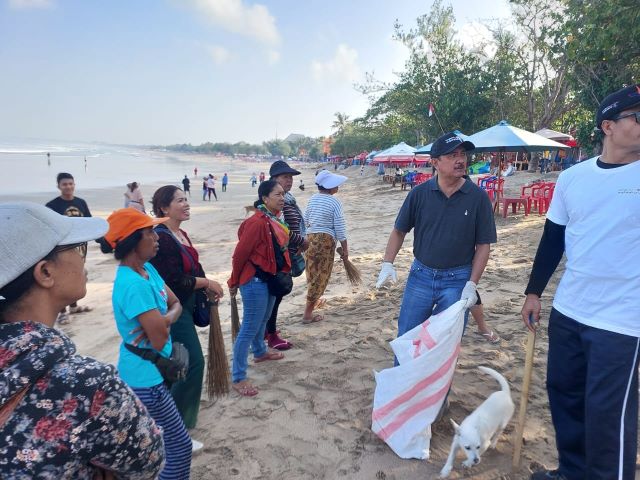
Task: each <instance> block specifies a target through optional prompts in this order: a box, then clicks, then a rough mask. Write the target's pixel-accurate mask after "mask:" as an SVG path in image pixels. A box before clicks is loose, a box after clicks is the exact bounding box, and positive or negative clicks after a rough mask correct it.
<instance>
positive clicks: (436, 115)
mask: <svg viewBox="0 0 640 480" xmlns="http://www.w3.org/2000/svg"><path fill="white" fill-rule="evenodd" d="M433 116H434V117H436V120H437V121H438V125H440V130H442V133H443V134H444V128H442V124H441V123H440V119H439V118H438V114H437V113H436V110H435V109H434V110H433Z"/></svg>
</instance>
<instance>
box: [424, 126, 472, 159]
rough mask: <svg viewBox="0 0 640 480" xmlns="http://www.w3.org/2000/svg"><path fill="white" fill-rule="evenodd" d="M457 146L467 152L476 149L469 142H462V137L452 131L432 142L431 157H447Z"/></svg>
mask: <svg viewBox="0 0 640 480" xmlns="http://www.w3.org/2000/svg"><path fill="white" fill-rule="evenodd" d="M459 146H462V147H464V149H465V150H466V151H467V152H468V151H469V150H473V149H475V148H476V146H475V145H474V144H473V143H471V142H470V141H469V140H463V139H462V137H460V136H459V135H458V132H456V131H453V132H448V133H445V134H444V135H442V136H441V137H440V138H438V139H437V140H436V141H435V142H433V145H432V146H431V156H432V157H440V156H442V155H448V154H449V153H451V152H453V151H454V150H455V149H456V148H458V147H459Z"/></svg>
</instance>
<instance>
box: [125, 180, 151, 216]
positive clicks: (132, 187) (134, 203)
mask: <svg viewBox="0 0 640 480" xmlns="http://www.w3.org/2000/svg"><path fill="white" fill-rule="evenodd" d="M124 199H125V200H124V206H125V208H127V207H131V208H135V209H136V210H139V211H141V212H142V213H146V211H145V208H144V199H143V198H142V191H140V185H138V182H131V183H127V191H126V192H124Z"/></svg>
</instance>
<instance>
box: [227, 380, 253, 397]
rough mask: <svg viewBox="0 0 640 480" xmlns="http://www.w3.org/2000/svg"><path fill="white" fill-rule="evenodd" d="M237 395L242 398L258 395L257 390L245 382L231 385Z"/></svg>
mask: <svg viewBox="0 0 640 480" xmlns="http://www.w3.org/2000/svg"><path fill="white" fill-rule="evenodd" d="M231 388H233V389H234V390H235V391H236V392H237V393H238V394H239V395H242V396H243V397H255V396H256V395H257V394H258V389H257V388H256V387H254V386H253V385H251V384H250V383H249V382H247V381H246V380H245V381H244V382H238V383H234V384H232V385H231Z"/></svg>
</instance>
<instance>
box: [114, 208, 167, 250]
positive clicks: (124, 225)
mask: <svg viewBox="0 0 640 480" xmlns="http://www.w3.org/2000/svg"><path fill="white" fill-rule="evenodd" d="M167 221H169V217H162V218H153V217H150V216H149V215H147V214H144V213H142V212H141V211H140V210H136V209H135V208H131V207H127V208H121V209H120V210H116V211H115V212H113V213H112V214H111V215H109V218H107V222H109V231H108V232H107V233H106V235H105V236H104V239H105V240H106V241H107V242H109V245H111V248H116V244H117V243H118V242H119V241H121V240H124V239H125V238H127V237H128V236H129V235H131V234H132V233H133V232H135V231H136V230H140V229H141V228H147V227H153V226H154V225H158V224H159V223H165V222H167Z"/></svg>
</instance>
